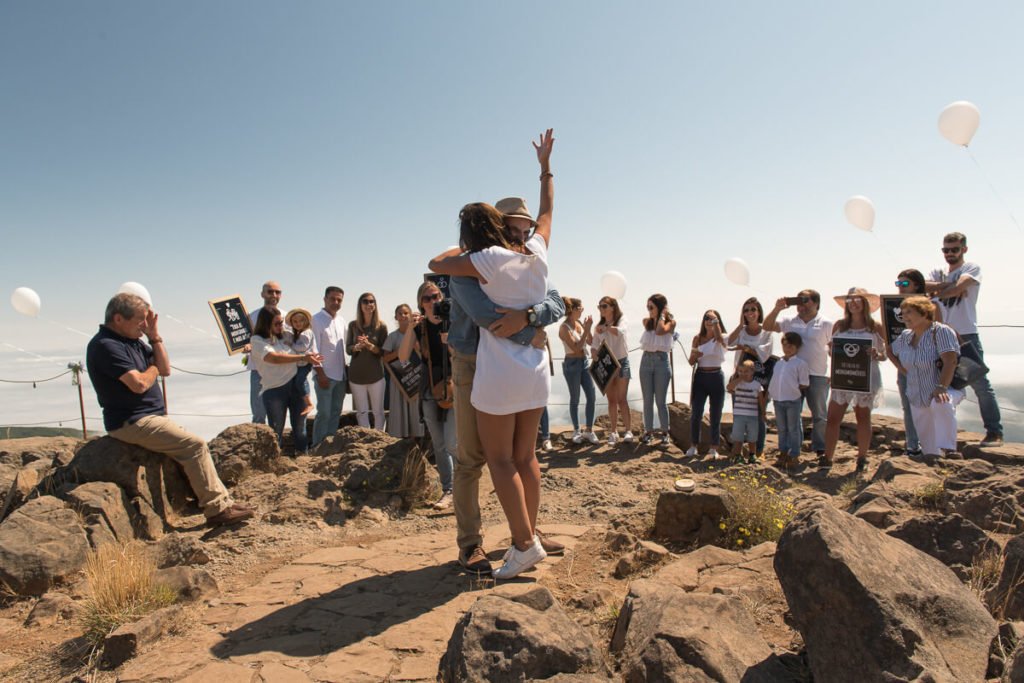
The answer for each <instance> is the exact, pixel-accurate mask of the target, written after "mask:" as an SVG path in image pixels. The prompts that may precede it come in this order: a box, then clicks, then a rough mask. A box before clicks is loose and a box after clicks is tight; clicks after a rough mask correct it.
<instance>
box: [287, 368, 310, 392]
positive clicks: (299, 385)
mask: <svg viewBox="0 0 1024 683" xmlns="http://www.w3.org/2000/svg"><path fill="white" fill-rule="evenodd" d="M312 369H313V366H312V365H300V366H299V367H298V368H296V369H295V378H294V379H292V383H293V384H295V388H296V389H298V391H299V393H300V394H302V395H303V396H309V382H307V381H306V380H307V378H308V377H309V372H310V370H312Z"/></svg>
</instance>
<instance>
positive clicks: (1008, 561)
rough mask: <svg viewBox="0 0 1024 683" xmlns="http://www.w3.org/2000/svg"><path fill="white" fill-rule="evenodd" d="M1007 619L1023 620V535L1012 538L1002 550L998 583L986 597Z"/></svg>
mask: <svg viewBox="0 0 1024 683" xmlns="http://www.w3.org/2000/svg"><path fill="white" fill-rule="evenodd" d="M988 602H989V604H991V605H995V606H997V609H998V610H999V611H1000V612H1002V616H1004V617H1005V618H1007V619H1022V618H1024V534H1022V535H1020V536H1014V537H1013V538H1011V539H1010V540H1009V541H1007V543H1006V547H1004V548H1003V556H1002V569H1001V570H1000V573H999V583H997V584H996V586H995V588H993V589H992V590H991V591H990V593H989V595H988Z"/></svg>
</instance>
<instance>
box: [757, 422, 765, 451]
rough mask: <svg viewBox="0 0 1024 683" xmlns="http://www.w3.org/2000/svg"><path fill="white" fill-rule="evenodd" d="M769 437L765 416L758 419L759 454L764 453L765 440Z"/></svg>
mask: <svg viewBox="0 0 1024 683" xmlns="http://www.w3.org/2000/svg"><path fill="white" fill-rule="evenodd" d="M767 437H768V422H767V421H766V420H765V419H764V415H763V414H762V415H761V417H759V418H758V419H757V454H758V455H761V454H762V453H764V440H765V439H766V438H767Z"/></svg>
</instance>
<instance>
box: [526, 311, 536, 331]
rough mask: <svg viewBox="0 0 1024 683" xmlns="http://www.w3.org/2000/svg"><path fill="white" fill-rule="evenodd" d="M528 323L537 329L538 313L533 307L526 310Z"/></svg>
mask: <svg viewBox="0 0 1024 683" xmlns="http://www.w3.org/2000/svg"><path fill="white" fill-rule="evenodd" d="M526 323H527V324H528V325H529V326H530V327H537V311H535V310H533V306H530V307H529V308H527V309H526Z"/></svg>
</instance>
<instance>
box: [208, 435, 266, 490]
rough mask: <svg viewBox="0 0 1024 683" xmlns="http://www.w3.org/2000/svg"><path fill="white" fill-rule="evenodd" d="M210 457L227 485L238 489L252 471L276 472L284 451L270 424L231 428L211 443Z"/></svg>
mask: <svg viewBox="0 0 1024 683" xmlns="http://www.w3.org/2000/svg"><path fill="white" fill-rule="evenodd" d="M210 455H211V457H212V458H213V464H214V465H215V466H216V467H217V474H219V475H220V478H221V481H223V482H224V485H225V486H235V485H236V484H238V482H240V481H242V479H244V478H245V477H246V476H248V475H249V473H250V472H251V471H253V470H255V471H257V472H273V471H274V467H275V464H276V462H277V460H278V458H280V457H281V448H280V446H278V445H277V435H276V434H274V430H273V429H271V428H270V427H268V426H267V425H261V424H248V423H247V424H239V425H232V426H230V427H228V428H227V429H225V430H224V431H223V432H221V433H220V434H218V435H217V436H216V437H214V439H213V441H211V442H210Z"/></svg>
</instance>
